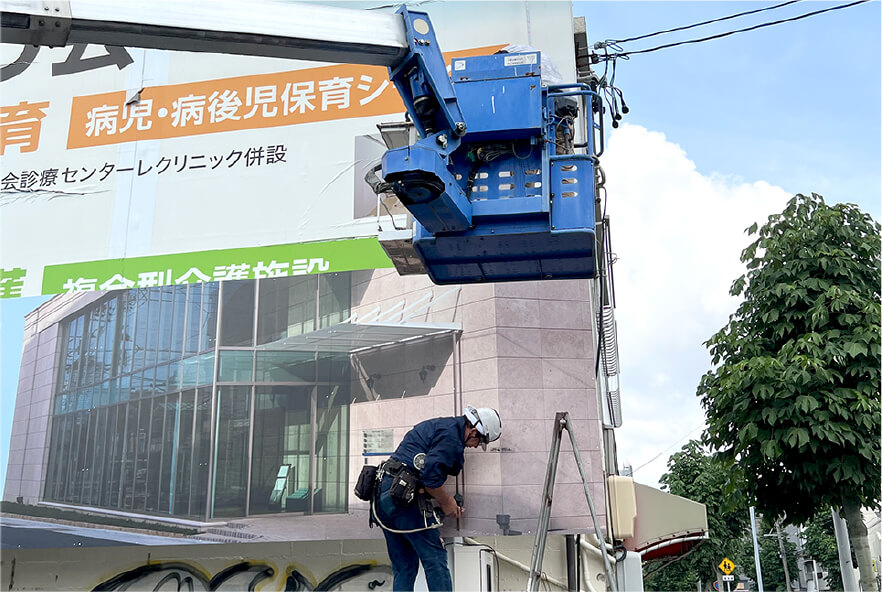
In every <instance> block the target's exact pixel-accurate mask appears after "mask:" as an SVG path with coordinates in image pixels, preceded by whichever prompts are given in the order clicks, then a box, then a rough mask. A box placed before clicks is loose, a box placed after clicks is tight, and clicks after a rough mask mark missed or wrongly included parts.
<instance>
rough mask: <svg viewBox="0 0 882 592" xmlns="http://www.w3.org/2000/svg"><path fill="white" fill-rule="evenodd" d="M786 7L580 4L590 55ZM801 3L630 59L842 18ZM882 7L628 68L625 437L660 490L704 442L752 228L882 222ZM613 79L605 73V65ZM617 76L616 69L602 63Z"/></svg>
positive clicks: (618, 287)
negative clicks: (678, 461)
mask: <svg viewBox="0 0 882 592" xmlns="http://www.w3.org/2000/svg"><path fill="white" fill-rule="evenodd" d="M774 4H777V3H776V2H661V1H659V2H576V3H574V9H573V12H574V15H575V16H584V17H585V20H586V25H587V31H588V38H589V43H590V44H594V43H595V42H597V41H602V40H606V39H627V38H630V37H636V36H640V35H643V34H647V33H653V32H656V31H661V30H666V29H671V28H675V27H680V26H684V25H690V24H693V23H697V22H701V21H705V20H710V19H715V18H719V17H723V16H727V15H731V14H735V13H739V12H744V11H749V10H755V9H757V8H763V7H766V6H772V5H774ZM835 5H836V3H833V2H826V1H823V2H821V1H818V2H816V1H804V2H798V3H795V4H792V5H789V6H786V7H783V8H780V9H776V10H770V11H765V12H761V13H758V14H754V15H750V16H745V17H740V18H736V19H731V20H727V21H724V22H721V23H716V24H714V25H710V26H703V27H698V28H694V29H691V30H687V31H682V32H678V33H673V34H666V35H660V36H657V37H652V38H648V39H643V40H638V41H634V42H629V43H622V44H621V47H622V48H623V49H624V50H626V51H632V50H640V49H646V48H652V47H656V46H658V45H663V44H668V43H673V42H679V41H683V40H687V39H695V38H700V37H706V36H711V35H716V34H718V33H723V32H726V31H732V30H734V29H740V28H745V27H750V26H753V25H756V24H760V23H763V22H768V21H773V20H779V19H784V18H790V17H793V16H796V15H799V14H804V13H807V12H813V11H816V10H820V9H824V8H828V7H831V6H835ZM880 6H882V4H880V2H878V1H875V2H870V3H867V4H861V5H857V6H854V7H851V8H846V9H842V10H836V11H832V12H829V13H825V14H821V15H817V16H814V17H809V18H806V19H802V20H799V21H796V22H789V23H783V24H780V25H776V26H772V27H767V28H763V29H759V30H756V31H751V32H745V33H740V34H736V35H731V36H728V37H725V38H722V39H717V40H713V41H707V42H702V43H696V44H689V45H682V46H678V47H672V48H668V49H663V50H659V51H656V52H651V53H645V54H636V55H633V56H631V59H630V60H628V61H624V60H618V63H617V67H616V79H615V85H616V86H617V87H618V88H620V89H621V90H622V92H623V93H624V98H625V102H626V103H627V105H628V107H629V113H628V114H626V115H625V116H624V118H623V119H622V121H621V126H620V127H619V128H618V129H617V130H612V134H611V135H610V137H609V142H608V146H607V149H606V153H605V154H604V155H603V156H602V157H601V166H602V167H603V169H604V171H605V172H606V177H607V185H606V187H607V213H608V214H609V216H610V223H611V235H612V240H613V245H612V250H613V251H614V253H615V255H616V256H617V258H618V260H617V262H616V263H615V265H614V267H613V269H614V278H615V295H616V322H617V326H618V344H619V359H620V366H621V368H622V370H621V376H620V384H621V396H622V415H623V425H622V427H621V428H619V429H618V430H616V442H617V449H618V458H619V464H620V466H621V465H624V464H626V463H627V464H630V465H631V466H632V468H633V469H634V478H635V480H637V481H638V482H641V483H645V484H647V485H652V486H657V485H658V479H659V477H661V475H662V474H663V473H664V472H665V471H666V468H667V461H668V458H669V457H670V455H671V454H673V453H675V452H677V451H678V450H679V449H680V448H681V447H682V446H683V445H684V444H685V443H686V442H687V441H688V440H689V439H690V438H697V437H699V436H700V435H701V432H702V430H703V427H704V413H703V410H702V409H701V406H700V404H699V400H698V398H697V397H696V396H695V392H696V387H697V386H698V383H699V380H700V378H701V376H702V375H703V374H704V373H705V372H707V371H708V370H710V369H711V362H710V357H709V356H708V354H707V350H706V348H705V347H704V346H703V345H702V343H703V342H704V341H706V340H707V339H708V338H709V337H711V335H713V334H714V333H715V332H716V331H718V330H719V329H721V328H722V327H723V326H724V325H725V324H726V322H727V321H728V316H729V314H731V313H732V312H734V311H735V308H736V307H737V302H738V301H737V300H736V299H734V298H732V297H730V296H728V290H729V287H730V285H731V283H732V282H733V281H734V280H735V279H736V278H737V277H739V276H740V275H741V274H742V273H743V271H744V268H743V265H742V264H741V263H740V262H739V255H740V253H741V250H742V249H743V248H744V247H746V246H747V244H748V243H749V239H748V236H747V235H746V234H745V233H744V229H746V228H747V227H748V226H750V225H751V224H752V223H753V222H758V223H760V224H762V223H763V222H764V221H765V220H766V218H767V217H768V216H769V215H770V214H772V213H778V212H780V211H781V210H782V209H783V207H784V204H785V203H786V201H787V200H788V199H789V198H790V197H792V196H793V195H794V194H796V193H811V192H815V193H819V194H821V195H823V196H824V197H825V199H826V200H827V201H828V202H831V203H833V202H850V203H857V204H858V205H860V206H861V208H862V209H863V210H864V211H866V212H868V213H870V214H871V215H872V216H873V217H874V218H875V219H876V220H879V219H880V215H879V214H880V133H882V132H880V105H882V100H880V71H882V67H880ZM596 68H597V67H596ZM599 68H600V70H599V72H598V73H602V64H601V65H599Z"/></svg>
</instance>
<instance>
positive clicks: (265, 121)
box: [67, 46, 500, 148]
mask: <svg viewBox="0 0 882 592" xmlns="http://www.w3.org/2000/svg"><path fill="white" fill-rule="evenodd" d="M499 47H500V46H494V47H489V48H487V47H484V48H477V49H470V50H465V51H458V52H452V53H450V54H448V55H447V57H448V59H450V58H456V57H465V56H471V55H480V54H485V53H492V52H493V51H495V50H496V49H498V48H499ZM403 110H404V105H403V103H402V102H401V98H400V97H399V96H398V93H397V92H396V90H395V87H394V86H393V85H392V84H391V83H390V82H389V78H388V73H387V70H386V68H383V67H381V66H363V65H340V66H325V67H320V68H309V69H304V70H293V71H289V72H278V73H272V74H258V75H252V76H239V77H234V78H223V79H218V80H208V81H203V82H193V83H187V84H176V85H168V86H155V87H146V88H144V89H143V90H142V91H141V92H140V93H139V96H138V98H137V100H134V101H128V102H127V100H126V93H125V92H123V91H119V92H112V93H105V94H96V95H87V96H80V97H74V98H73V102H72V104H71V115H70V117H71V119H70V129H69V132H68V141H67V147H68V148H82V147H86V146H101V145H106V144H117V143H121V142H131V141H135V140H151V139H162V138H176V137H182V136H193V135H199V134H209V133H215V132H225V131H233V130H243V129H256V128H264V127H275V126H281V125H293V124H298V123H310V122H315V121H329V120H334V119H349V118H354V117H369V116H373V115H387V114H390V113H395V112H400V111H403Z"/></svg>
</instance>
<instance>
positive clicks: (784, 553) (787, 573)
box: [775, 521, 793, 592]
mask: <svg viewBox="0 0 882 592" xmlns="http://www.w3.org/2000/svg"><path fill="white" fill-rule="evenodd" d="M779 524H780V521H776V522H775V533H776V534H777V535H778V549H779V550H780V552H781V565H783V566H784V582H785V584H787V592H790V591H791V590H793V588H792V587H791V586H790V569H789V568H788V567H787V551H785V550H784V537H782V536H781V527H780V525H779Z"/></svg>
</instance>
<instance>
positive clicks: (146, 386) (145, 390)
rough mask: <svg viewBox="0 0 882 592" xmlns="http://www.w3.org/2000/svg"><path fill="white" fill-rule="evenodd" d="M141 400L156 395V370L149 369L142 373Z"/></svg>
mask: <svg viewBox="0 0 882 592" xmlns="http://www.w3.org/2000/svg"><path fill="white" fill-rule="evenodd" d="M141 376H142V382H141V398H142V399H146V398H148V397H152V396H153V395H155V394H156V368H148V369H146V370H144V371H143V372H142V373H141Z"/></svg>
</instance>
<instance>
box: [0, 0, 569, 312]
mask: <svg viewBox="0 0 882 592" xmlns="http://www.w3.org/2000/svg"><path fill="white" fill-rule="evenodd" d="M552 6H554V8H552ZM347 7H354V8H359V7H365V8H371V6H370V5H369V4H368V3H357V4H356V3H347ZM378 10H386V11H391V10H392V9H391V8H389V7H380V8H378ZM570 12H571V10H570V6H569V4H560V5H556V6H555V5H549V6H548V7H543V9H542V10H541V11H538V10H536V11H531V10H529V9H528V8H527V7H526V5H523V4H505V3H498V2H488V3H469V4H467V5H466V4H457V3H450V4H447V3H439V4H437V5H433V6H432V9H431V10H430V11H429V13H430V16H431V18H432V19H433V22H434V24H435V27H436V30H437V31H438V34H439V42H440V43H441V45H442V48H443V49H444V51H445V52H446V54H445V55H446V58H447V59H448V60H449V59H451V58H452V57H457V56H464V55H477V54H486V53H492V52H494V51H496V50H498V49H499V48H500V47H503V46H505V45H507V44H509V43H519V44H532V45H535V46H537V47H539V48H540V49H542V51H544V52H546V53H547V54H549V55H550V56H551V57H552V58H553V59H555V60H556V61H557V62H558V63H560V64H561V65H562V66H563V68H564V71H566V68H567V67H569V66H568V65H569V64H570V63H571V62H572V55H571V54H572V43H571V40H570V39H569V36H568V35H553V34H549V31H560V30H561V27H565V28H566V30H567V31H569V30H570V24H569V16H570ZM540 14H541V16H540ZM0 52H2V63H3V64H5V65H4V66H3V67H2V82H0V91H2V94H0V156H2V161H3V162H2V175H0V274H2V275H0V298H10V297H20V296H30V295H40V294H52V293H58V292H64V291H74V290H98V289H113V288H124V287H132V286H149V285H158V284H170V283H180V282H181V281H207V279H206V278H211V279H223V278H224V277H229V275H228V273H229V272H230V270H233V268H234V267H235V266H239V267H235V269H238V270H239V271H241V269H242V267H241V266H242V265H248V269H249V270H250V271H249V274H250V275H249V276H248V277H251V278H254V279H259V278H260V277H262V275H261V274H262V273H264V272H262V271H260V266H259V264H262V265H263V266H273V270H274V271H272V273H286V272H285V271H284V270H285V269H287V270H288V271H287V273H301V272H303V266H304V260H305V265H306V272H307V273H311V272H320V271H347V270H352V269H366V268H376V267H385V266H391V263H390V262H389V261H388V259H387V258H386V257H385V255H384V254H383V252H382V250H381V249H380V248H379V246H378V245H377V244H376V241H375V240H373V241H371V242H370V243H369V244H366V243H365V242H364V241H359V242H354V243H352V244H350V245H349V246H348V247H343V246H342V245H337V246H334V247H330V246H329V245H326V247H327V248H325V247H320V246H314V247H310V248H308V249H303V248H301V247H300V246H299V245H303V244H304V243H319V242H321V241H334V242H337V241H341V240H348V239H353V238H364V237H375V236H376V232H377V226H378V224H377V215H376V213H377V203H376V200H375V199H374V198H373V196H372V194H370V190H369V188H367V186H366V184H365V183H364V182H363V180H362V179H361V178H360V175H358V172H360V171H362V170H363V169H364V164H365V162H366V161H373V160H374V159H376V158H378V157H379V156H380V155H382V152H383V149H384V148H383V146H382V143H381V142H380V141H379V136H378V134H377V129H376V124H377V123H379V122H382V121H402V120H403V115H404V107H403V104H402V102H401V100H400V99H399V97H398V94H397V92H396V90H395V88H394V86H393V85H392V84H390V82H389V78H388V75H387V71H386V69H385V68H383V67H379V66H366V65H357V64H334V65H328V64H320V63H312V62H302V61H294V60H283V59H273V58H256V57H244V56H229V55H218V54H205V53H190V52H181V51H160V50H145V49H136V48H123V47H112V46H101V45H85V44H77V45H72V46H68V47H60V48H47V47H42V48H37V47H33V46H21V45H13V44H6V43H4V44H0ZM357 61H358V56H357V55H356V54H353V62H357ZM365 204H367V205H365ZM267 246H273V247H274V249H275V250H274V251H273V252H272V253H269V252H266V253H263V252H262V251H260V250H259V249H261V248H263V247H267ZM242 248H252V249H253V248H257V249H258V251H250V252H248V254H247V255H243V256H240V254H239V253H238V252H237V251H235V250H236V249H242ZM280 249H281V251H280ZM341 252H343V253H345V256H341ZM187 254H192V255H193V257H192V259H193V261H192V264H190V263H191V262H190V261H188V260H189V257H188V256H186V255H187ZM172 255H176V256H178V257H176V258H174V259H169V256H172ZM252 255H253V256H252ZM197 260H198V264H197ZM225 268H226V269H227V270H228V271H224V269H225ZM233 272H235V271H233ZM188 274H189V275H188Z"/></svg>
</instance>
